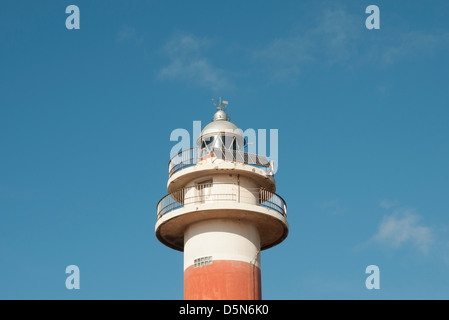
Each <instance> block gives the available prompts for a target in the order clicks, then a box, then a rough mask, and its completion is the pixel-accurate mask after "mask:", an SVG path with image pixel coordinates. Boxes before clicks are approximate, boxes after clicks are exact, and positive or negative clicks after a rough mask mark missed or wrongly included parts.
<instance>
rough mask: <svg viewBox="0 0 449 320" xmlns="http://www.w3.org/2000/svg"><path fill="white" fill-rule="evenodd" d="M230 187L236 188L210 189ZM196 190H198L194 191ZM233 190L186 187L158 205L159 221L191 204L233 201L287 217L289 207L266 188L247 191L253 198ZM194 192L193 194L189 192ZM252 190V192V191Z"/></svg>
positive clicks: (209, 185)
mask: <svg viewBox="0 0 449 320" xmlns="http://www.w3.org/2000/svg"><path fill="white" fill-rule="evenodd" d="M219 184H220V185H228V186H236V184H231V183H210V184H208V187H212V186H214V185H219ZM193 189H196V190H193ZM230 189H232V188H226V192H224V193H222V192H217V191H216V190H214V188H210V189H209V188H207V190H208V192H207V191H206V192H204V189H203V188H198V186H191V187H185V188H182V189H179V190H176V191H174V192H172V193H170V194H168V195H166V196H165V197H163V198H162V199H161V200H159V202H158V204H157V219H160V218H161V217H162V216H163V215H165V214H167V213H168V212H170V211H173V210H175V209H178V208H182V207H184V206H185V205H189V204H204V203H216V202H221V201H233V202H240V203H247V204H256V205H258V206H262V207H265V208H268V209H271V210H274V211H276V212H278V213H279V214H281V215H283V216H286V215H287V205H286V203H285V201H284V199H282V197H281V196H279V195H277V194H276V193H274V192H270V191H268V190H266V189H264V188H251V189H245V190H247V191H250V192H251V194H252V195H253V197H246V196H243V195H241V193H239V192H237V191H236V190H230ZM191 190H193V194H192V192H189V191H191ZM251 190H252V191H251ZM187 195H188V196H187Z"/></svg>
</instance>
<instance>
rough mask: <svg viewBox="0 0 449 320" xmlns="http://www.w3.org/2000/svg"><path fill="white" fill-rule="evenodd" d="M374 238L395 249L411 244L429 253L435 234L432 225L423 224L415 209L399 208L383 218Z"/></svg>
mask: <svg viewBox="0 0 449 320" xmlns="http://www.w3.org/2000/svg"><path fill="white" fill-rule="evenodd" d="M372 239H373V240H374V241H376V242H378V243H381V244H383V245H386V246H389V247H391V248H394V249H398V248H400V247H402V246H404V245H406V244H411V245H413V246H414V247H416V248H418V249H419V250H420V251H421V252H423V253H427V252H428V251H429V249H430V247H431V245H432V244H433V243H434V234H433V230H432V229H431V228H430V227H428V226H425V225H424V224H422V222H421V216H420V215H419V214H418V213H416V212H415V210H413V209H409V208H398V209H396V210H395V211H394V212H393V213H392V214H391V215H388V216H385V217H384V218H383V219H382V221H381V223H380V225H379V227H378V231H377V233H376V234H375V235H374V236H373V238H372Z"/></svg>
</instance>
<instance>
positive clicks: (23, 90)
mask: <svg viewBox="0 0 449 320" xmlns="http://www.w3.org/2000/svg"><path fill="white" fill-rule="evenodd" d="M70 4H75V5H77V6H79V9H80V14H81V15H80V17H81V20H80V29H79V30H67V29H66V27H65V20H66V17H67V16H68V15H67V14H66V13H65V8H66V7H67V6H68V5H70ZM371 4H375V5H378V6H379V8H380V19H381V20H380V27H381V28H380V29H379V30H367V29H366V27H365V19H366V18H367V16H368V15H367V14H366V13H365V9H366V7H367V6H368V5H371ZM448 14H449V2H447V1H443V0H442V1H410V0H407V1H405V0H399V1H380V0H376V1H361V0H354V1H350V0H348V1H342V0H338V1H282V3H281V2H280V1H263V2H262V1H226V2H223V1H220V2H219V1H132V2H131V1H114V2H111V1H105V0H98V1H85V0H76V1H74V2H64V1H55V0H41V1H2V2H1V3H0V164H1V166H0V216H1V223H0V257H1V258H0V259H1V260H0V298H2V299H182V295H183V292H182V285H183V274H182V271H183V270H182V268H183V267H182V266H183V264H182V253H180V252H177V251H174V250H171V249H169V248H167V247H165V246H163V245H162V244H160V243H159V242H158V241H157V239H156V238H155V236H154V224H155V222H156V204H157V202H158V201H159V199H160V198H162V197H163V196H164V195H165V194H166V181H167V178H168V168H167V163H168V160H169V154H170V149H171V147H172V146H173V145H174V144H175V142H172V141H170V133H171V132H172V130H174V129H176V128H185V129H187V130H189V131H191V130H192V121H194V120H201V121H202V123H203V126H204V125H205V124H206V123H207V122H208V121H209V120H210V118H211V117H212V115H213V113H214V110H215V109H214V107H213V106H212V104H211V102H210V99H212V98H214V97H218V96H222V97H224V98H225V99H226V100H229V101H230V106H229V108H228V112H229V114H230V115H231V117H232V118H233V119H235V121H236V123H237V124H238V125H239V126H241V127H242V129H247V128H254V129H267V130H269V129H278V130H279V169H278V172H277V174H276V180H277V193H279V194H280V195H281V196H282V197H283V198H284V199H285V200H286V202H287V205H288V221H289V224H290V234H289V237H288V238H287V239H286V240H285V241H284V242H283V243H282V244H280V245H279V246H277V247H274V248H272V249H269V250H267V251H264V252H263V253H262V260H261V262H262V297H263V298H264V299H449V275H448V272H447V271H448V270H449V218H448V214H449V197H448V194H449V170H448V163H449V149H448V146H449V145H448V141H449V127H448V119H449V105H448V103H449V102H448V101H449V78H448V74H449V54H448V53H449V23H448V19H447V16H448ZM72 264H75V265H78V266H79V268H80V272H81V279H80V280H81V281H80V285H81V289H80V290H67V289H66V287H65V280H66V277H67V275H66V274H65V268H66V266H68V265H72ZM372 264H374V265H377V266H379V269H380V286H381V289H380V290H367V289H366V287H365V279H366V277H367V276H368V275H367V274H365V268H366V267H367V266H368V265H372Z"/></svg>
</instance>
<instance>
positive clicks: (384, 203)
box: [379, 200, 400, 209]
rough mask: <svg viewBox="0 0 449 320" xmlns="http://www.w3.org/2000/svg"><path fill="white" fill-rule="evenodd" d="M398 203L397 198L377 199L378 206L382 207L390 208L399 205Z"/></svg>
mask: <svg viewBox="0 0 449 320" xmlns="http://www.w3.org/2000/svg"><path fill="white" fill-rule="evenodd" d="M399 205H400V203H399V201H397V200H381V201H379V206H380V207H381V208H384V209H390V208H393V207H397V206H399Z"/></svg>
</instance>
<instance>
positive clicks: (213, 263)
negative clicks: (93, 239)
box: [155, 98, 288, 300]
mask: <svg viewBox="0 0 449 320" xmlns="http://www.w3.org/2000/svg"><path fill="white" fill-rule="evenodd" d="M227 104H228V103H227V102H226V101H222V100H221V98H220V99H219V100H218V101H217V103H216V105H217V111H216V112H215V114H214V116H213V121H212V122H210V123H209V124H207V125H206V126H205V127H204V129H203V130H202V131H201V134H200V136H199V138H198V140H197V146H195V147H193V148H191V149H188V150H183V151H181V152H180V153H178V154H177V155H176V156H174V157H173V158H172V159H170V162H169V164H168V171H169V172H168V176H169V177H168V182H167V195H166V196H165V197H163V198H162V199H161V200H160V201H159V203H158V204H157V222H156V226H155V233H156V237H157V238H158V240H159V241H160V242H162V243H163V244H164V245H166V246H168V247H170V248H172V249H175V250H179V251H182V252H184V299H186V300H259V299H261V298H262V290H261V289H262V287H261V257H260V253H261V251H262V250H265V249H268V248H271V247H273V246H275V245H277V244H279V243H280V242H282V241H283V240H284V239H285V238H286V237H287V234H288V222H287V205H286V203H285V201H284V200H283V198H282V197H281V196H279V195H278V194H276V193H275V192H276V182H275V179H274V170H273V168H274V166H273V162H272V161H271V162H270V161H269V160H268V159H267V157H265V156H263V155H257V154H251V153H248V152H246V149H247V148H246V145H247V142H246V140H245V138H244V135H243V131H242V130H241V129H239V128H238V127H237V126H236V125H235V124H234V123H232V122H231V119H230V118H229V116H228V114H227V113H226V112H225V110H224V109H225V107H226V106H227Z"/></svg>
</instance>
